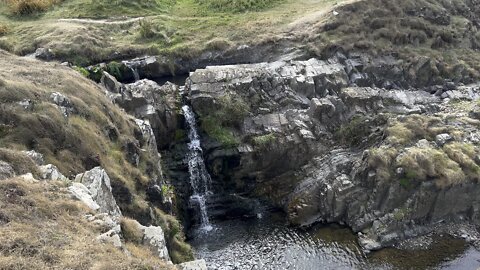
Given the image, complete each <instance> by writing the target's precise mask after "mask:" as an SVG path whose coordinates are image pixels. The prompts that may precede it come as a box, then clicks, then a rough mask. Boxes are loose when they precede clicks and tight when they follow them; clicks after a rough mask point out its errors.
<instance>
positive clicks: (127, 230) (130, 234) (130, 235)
mask: <svg viewBox="0 0 480 270" xmlns="http://www.w3.org/2000/svg"><path fill="white" fill-rule="evenodd" d="M120 227H121V228H122V235H123V237H124V239H125V241H127V242H131V243H134V244H141V243H142V240H143V232H142V229H141V228H140V227H139V226H138V223H137V221H135V220H132V219H129V218H122V220H121V221H120Z"/></svg>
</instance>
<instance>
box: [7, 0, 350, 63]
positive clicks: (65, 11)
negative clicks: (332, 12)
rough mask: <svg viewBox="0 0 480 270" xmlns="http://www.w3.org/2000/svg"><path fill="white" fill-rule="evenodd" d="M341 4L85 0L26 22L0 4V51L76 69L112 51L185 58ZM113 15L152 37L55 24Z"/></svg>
mask: <svg viewBox="0 0 480 270" xmlns="http://www.w3.org/2000/svg"><path fill="white" fill-rule="evenodd" d="M128 2H129V3H130V2H132V1H128ZM151 2H155V3H153V4H152V3H151ZM341 2H344V1H334V0H300V1H294V0H285V1H280V2H279V3H275V5H274V6H273V7H271V8H267V9H265V10H262V11H255V12H244V13H238V12H234V11H229V10H227V11H224V10H222V11H218V10H211V9H208V8H207V7H206V6H205V5H201V4H198V3H197V2H196V1H195V0H177V1H176V2H175V1H173V0H172V1H171V0H157V1H146V3H147V4H146V5H140V6H138V5H133V4H130V5H126V4H122V3H123V2H122V1H120V3H118V4H117V3H116V2H114V1H96V2H95V3H104V4H92V3H93V2H91V1H90V0H67V1H65V2H64V3H63V4H61V5H59V6H56V7H55V8H53V9H51V10H49V11H48V12H46V13H44V14H41V15H39V16H35V17H27V18H18V17H12V16H9V15H8V9H7V8H6V7H5V5H3V4H2V3H0V24H1V23H2V21H3V24H7V25H8V26H9V30H10V31H9V33H7V34H6V35H5V36H4V37H3V38H0V46H1V47H3V48H5V49H8V50H10V51H13V52H15V53H17V54H26V53H29V52H32V51H34V49H35V48H37V47H42V46H47V47H50V48H53V49H54V50H55V51H56V52H57V53H58V54H60V55H62V56H63V58H64V59H67V60H69V61H73V62H76V63H78V64H85V63H91V62H99V61H102V60H104V59H111V58H114V57H115V54H114V52H116V51H117V52H119V53H120V54H122V55H124V56H125V57H128V56H134V55H136V54H144V53H151V54H156V53H170V52H178V53H181V54H187V53H192V51H198V50H203V49H204V48H206V47H208V48H211V47H216V46H220V47H225V46H229V44H230V43H232V42H233V43H253V42H258V41H261V40H264V39H267V40H271V39H275V36H276V35H278V34H280V33H283V28H284V27H285V26H287V25H288V24H289V23H291V22H293V21H295V20H296V19H298V18H302V17H304V16H305V14H309V13H314V12H317V11H319V10H324V9H326V8H329V7H331V6H332V5H334V4H335V3H341ZM2 5H3V7H2ZM97 6H101V8H98V7H97ZM134 6H135V7H134ZM119 15H122V16H128V17H143V16H147V17H148V18H147V19H146V20H148V21H149V22H150V24H148V25H149V26H148V28H149V29H151V30H152V31H153V33H154V34H153V35H152V36H150V37H147V38H145V37H142V36H141V34H140V32H141V30H142V29H141V26H139V23H127V24H123V25H100V24H85V23H75V22H59V21H57V19H60V18H78V17H80V18H93V19H101V18H105V17H108V16H110V17H117V18H118V16H119ZM213 39H215V40H214V41H213V42H211V41H212V40H213ZM209 42H210V44H208V45H207V43H209ZM117 55H118V54H117Z"/></svg>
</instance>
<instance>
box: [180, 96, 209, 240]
mask: <svg viewBox="0 0 480 270" xmlns="http://www.w3.org/2000/svg"><path fill="white" fill-rule="evenodd" d="M182 110H183V113H184V115H185V119H186V121H187V124H188V129H189V130H188V138H189V140H190V143H189V144H188V149H189V153H188V155H187V159H188V171H189V173H190V184H191V185H192V190H193V193H192V196H190V203H194V204H197V205H198V208H199V210H200V222H201V224H200V225H201V229H202V230H204V231H210V230H212V225H211V224H210V221H209V219H208V213H207V206H206V203H207V198H208V195H209V194H210V191H209V186H210V185H211V178H210V175H209V174H208V172H207V168H206V166H205V161H204V160H203V150H202V147H201V145H200V136H199V135H198V131H197V123H196V120H195V114H194V113H193V111H192V108H191V107H190V106H188V105H185V106H183V107H182Z"/></svg>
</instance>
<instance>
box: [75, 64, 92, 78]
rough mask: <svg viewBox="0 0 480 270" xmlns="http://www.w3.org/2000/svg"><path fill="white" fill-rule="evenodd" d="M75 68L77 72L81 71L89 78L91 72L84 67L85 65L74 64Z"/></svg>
mask: <svg viewBox="0 0 480 270" xmlns="http://www.w3.org/2000/svg"><path fill="white" fill-rule="evenodd" d="M73 69H74V70H75V71H77V72H79V73H80V74H82V75H83V76H84V77H85V78H89V77H90V72H89V71H88V70H87V69H85V68H83V67H79V66H74V67H73Z"/></svg>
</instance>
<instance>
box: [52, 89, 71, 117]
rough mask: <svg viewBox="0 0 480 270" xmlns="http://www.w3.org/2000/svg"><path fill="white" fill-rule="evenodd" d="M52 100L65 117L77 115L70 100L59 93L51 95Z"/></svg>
mask: <svg viewBox="0 0 480 270" xmlns="http://www.w3.org/2000/svg"><path fill="white" fill-rule="evenodd" d="M50 100H51V102H52V103H53V104H55V105H57V106H58V108H59V110H60V111H61V112H62V113H63V115H64V116H65V117H68V116H70V115H71V114H73V113H75V108H74V107H73V104H72V102H71V101H70V99H69V98H68V97H66V96H64V95H62V94H60V93H58V92H53V93H51V94H50Z"/></svg>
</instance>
